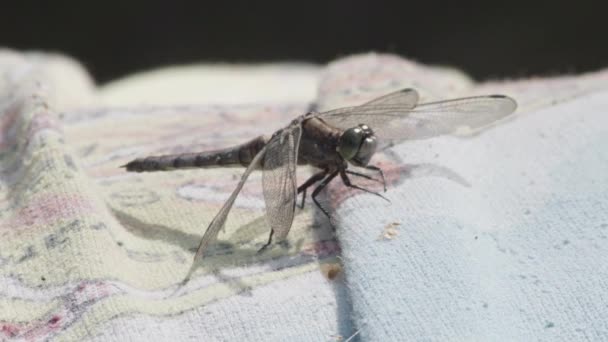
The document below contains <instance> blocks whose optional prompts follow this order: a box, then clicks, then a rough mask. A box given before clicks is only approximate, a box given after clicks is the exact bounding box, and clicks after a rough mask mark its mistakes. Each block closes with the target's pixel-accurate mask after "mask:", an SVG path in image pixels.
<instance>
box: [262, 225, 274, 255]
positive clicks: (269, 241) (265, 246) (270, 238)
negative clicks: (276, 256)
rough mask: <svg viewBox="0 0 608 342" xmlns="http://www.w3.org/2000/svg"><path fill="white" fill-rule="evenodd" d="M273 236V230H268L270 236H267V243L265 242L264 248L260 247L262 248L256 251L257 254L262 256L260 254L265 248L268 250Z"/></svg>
mask: <svg viewBox="0 0 608 342" xmlns="http://www.w3.org/2000/svg"><path fill="white" fill-rule="evenodd" d="M273 235H274V229H271V230H270V236H268V242H266V244H265V245H264V246H262V248H260V249H259V250H258V254H262V252H264V250H266V248H268V246H270V245H271V244H272V236H273Z"/></svg>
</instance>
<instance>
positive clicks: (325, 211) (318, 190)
mask: <svg viewBox="0 0 608 342" xmlns="http://www.w3.org/2000/svg"><path fill="white" fill-rule="evenodd" d="M338 172H339V171H334V172H332V173H331V174H330V175H329V176H327V177H326V178H325V179H324V180H323V181H322V182H321V184H319V186H318V187H316V188H315V191H313V192H312V196H311V197H312V201H313V202H315V205H316V206H317V207H318V208H319V209H321V211H322V212H323V214H325V216H327V218H329V219H331V218H330V217H329V212H328V211H327V209H325V208H323V206H322V205H321V203H319V201H317V195H318V194H319V192H321V190H323V189H324V188H325V187H326V186H327V184H329V182H331V180H332V179H334V178H336V176H337V175H338Z"/></svg>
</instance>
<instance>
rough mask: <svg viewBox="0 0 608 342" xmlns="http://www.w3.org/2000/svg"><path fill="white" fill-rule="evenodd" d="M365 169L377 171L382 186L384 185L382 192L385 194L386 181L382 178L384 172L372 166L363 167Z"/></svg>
mask: <svg viewBox="0 0 608 342" xmlns="http://www.w3.org/2000/svg"><path fill="white" fill-rule="evenodd" d="M365 169H367V170H373V171H377V172H378V173H379V174H380V178H382V185H384V192H386V179H385V178H384V172H382V169H381V168H379V167H377V166H374V165H367V166H365Z"/></svg>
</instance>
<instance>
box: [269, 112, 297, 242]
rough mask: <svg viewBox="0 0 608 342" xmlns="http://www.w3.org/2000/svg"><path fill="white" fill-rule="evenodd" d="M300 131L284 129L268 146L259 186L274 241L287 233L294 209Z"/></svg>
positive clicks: (294, 126)
mask: <svg viewBox="0 0 608 342" xmlns="http://www.w3.org/2000/svg"><path fill="white" fill-rule="evenodd" d="M301 133H302V127H301V126H300V125H299V124H297V125H293V126H290V127H288V128H286V129H285V130H284V131H283V132H281V133H279V134H277V135H276V136H275V137H273V138H272V139H271V140H270V142H268V145H267V150H266V154H265V157H264V173H263V175H262V186H263V189H264V201H265V203H266V216H267V217H268V222H269V223H270V227H271V228H272V230H273V231H274V234H275V236H276V237H277V239H278V240H282V239H284V238H285V237H286V236H287V234H288V233H289V229H290V228H291V224H292V223H293V217H294V212H295V206H296V196H297V184H296V166H297V160H298V148H299V144H300V136H301Z"/></svg>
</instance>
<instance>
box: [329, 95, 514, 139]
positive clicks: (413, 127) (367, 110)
mask: <svg viewBox="0 0 608 342" xmlns="http://www.w3.org/2000/svg"><path fill="white" fill-rule="evenodd" d="M516 108H517V103H516V102H515V100H513V99H512V98H510V97H508V96H503V95H489V96H474V97H465V98H460V99H455V100H447V101H439V102H430V103H424V104H420V105H418V106H416V107H414V108H413V109H412V108H404V107H403V106H400V105H374V106H371V105H367V104H365V105H362V106H358V107H346V108H339V109H335V110H331V111H328V112H323V113H320V114H317V115H318V117H320V118H322V119H323V120H324V121H325V122H327V123H329V124H330V125H332V126H335V127H338V128H342V129H348V128H351V127H355V126H357V125H359V124H367V125H368V126H370V127H371V128H372V130H373V131H374V132H375V133H376V135H377V136H378V137H379V138H380V139H382V140H383V141H400V140H413V139H426V138H431V137H434V136H438V135H442V134H450V133H454V132H456V131H458V130H460V129H470V130H474V129H477V128H480V127H483V126H485V125H488V124H490V123H492V122H494V121H496V120H499V119H501V118H503V117H505V116H507V115H509V114H511V113H513V111H515V109H516Z"/></svg>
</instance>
